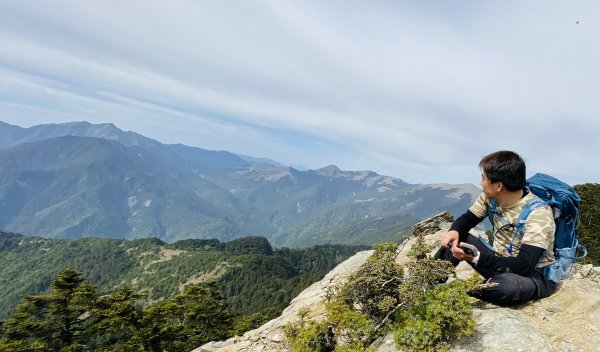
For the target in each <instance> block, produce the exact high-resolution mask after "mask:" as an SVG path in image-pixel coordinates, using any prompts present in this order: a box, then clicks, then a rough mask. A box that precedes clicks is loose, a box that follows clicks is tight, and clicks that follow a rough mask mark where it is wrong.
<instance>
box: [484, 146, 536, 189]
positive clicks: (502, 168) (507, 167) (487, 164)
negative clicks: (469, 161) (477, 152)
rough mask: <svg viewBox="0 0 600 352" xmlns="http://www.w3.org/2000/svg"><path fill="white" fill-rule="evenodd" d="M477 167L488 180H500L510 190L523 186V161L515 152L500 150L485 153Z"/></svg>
mask: <svg viewBox="0 0 600 352" xmlns="http://www.w3.org/2000/svg"><path fill="white" fill-rule="evenodd" d="M479 167H480V168H481V170H483V172H485V174H486V176H487V178H488V179H489V180H490V182H492V183H494V182H502V184H503V185H504V187H505V188H506V190H508V191H510V192H514V191H518V190H520V189H523V187H525V161H524V160H523V158H521V157H520V156H519V154H517V153H515V152H511V151H508V150H501V151H497V152H494V153H492V154H489V155H486V156H484V157H483V159H481V161H480V162H479Z"/></svg>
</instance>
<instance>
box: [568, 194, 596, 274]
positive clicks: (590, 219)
mask: <svg viewBox="0 0 600 352" xmlns="http://www.w3.org/2000/svg"><path fill="white" fill-rule="evenodd" d="M574 188H575V191H576V192H577V193H578V194H579V196H580V197H581V205H580V212H579V227H578V229H577V231H578V233H579V239H580V241H581V243H582V244H583V245H585V246H586V247H587V250H588V256H587V257H586V258H585V259H584V260H583V262H585V263H591V264H594V265H595V266H598V265H600V184H597V183H585V184H582V185H576V186H575V187H574Z"/></svg>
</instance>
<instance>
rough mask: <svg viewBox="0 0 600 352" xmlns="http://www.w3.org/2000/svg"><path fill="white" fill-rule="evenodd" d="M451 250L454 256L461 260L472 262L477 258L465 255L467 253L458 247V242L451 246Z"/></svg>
mask: <svg viewBox="0 0 600 352" xmlns="http://www.w3.org/2000/svg"><path fill="white" fill-rule="evenodd" d="M450 250H451V251H452V256H453V257H454V258H456V259H459V260H466V261H468V262H470V261H472V260H473V258H475V256H472V255H468V254H467V253H465V251H463V249H462V248H460V247H459V246H458V242H453V243H452V245H451V246H450Z"/></svg>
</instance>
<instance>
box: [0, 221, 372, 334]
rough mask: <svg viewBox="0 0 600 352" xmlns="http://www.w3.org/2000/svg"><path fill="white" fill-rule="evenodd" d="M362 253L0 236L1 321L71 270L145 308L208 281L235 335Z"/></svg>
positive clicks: (249, 243)
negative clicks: (128, 293)
mask: <svg viewBox="0 0 600 352" xmlns="http://www.w3.org/2000/svg"><path fill="white" fill-rule="evenodd" d="M365 248H366V247H358V246H344V245H324V246H317V247H312V248H306V249H290V248H281V249H273V248H272V247H271V246H270V244H269V243H268V242H267V241H266V240H265V239H264V238H263V237H249V238H244V239H236V240H234V241H232V242H229V243H223V242H220V241H218V240H200V239H191V240H183V241H179V242H175V243H173V244H165V243H164V242H162V241H160V240H158V239H154V238H147V239H140V240H133V241H127V240H114V239H106V238H84V239H79V240H56V239H45V238H39V237H26V236H21V235H18V234H11V233H4V232H0V266H1V267H2V268H3V269H2V270H1V271H0V320H1V319H6V318H7V317H8V316H9V315H11V314H12V313H13V312H14V309H15V306H16V305H17V304H18V303H19V302H20V301H21V297H20V296H21V294H29V295H35V294H39V293H44V292H47V290H48V289H49V288H50V283H51V280H52V278H53V277H56V276H57V275H58V274H59V273H60V271H61V270H63V269H64V268H75V269H77V270H79V271H81V272H82V273H83V275H84V276H85V277H86V278H88V280H89V282H90V283H91V284H93V285H96V287H97V290H98V293H99V294H109V293H111V292H113V291H114V290H116V289H119V288H121V287H124V286H127V287H130V288H131V290H132V292H134V293H136V294H137V293H141V294H143V295H144V297H143V298H141V299H139V300H138V303H139V304H141V305H143V306H147V305H149V304H151V303H153V302H157V301H162V300H165V299H167V298H169V297H172V296H173V295H176V294H180V293H181V292H183V289H184V287H185V286H187V285H190V284H198V283H200V284H201V283H209V282H213V283H214V285H215V287H216V288H217V289H218V290H219V291H220V292H221V293H222V294H223V296H224V300H225V302H226V304H227V307H228V309H230V311H231V313H232V314H233V315H234V316H235V319H236V322H237V321H239V326H240V329H242V328H243V326H252V327H255V326H258V325H260V324H261V323H262V322H264V321H268V320H270V319H271V318H273V317H275V316H277V315H278V314H279V313H280V312H281V311H282V310H283V309H284V308H285V307H286V306H287V304H288V303H289V301H290V300H291V299H292V298H293V297H295V296H296V295H297V294H298V293H300V292H301V291H302V290H303V289H304V288H306V287H308V286H309V285H310V284H312V283H313V282H315V281H318V280H320V279H321V278H322V277H323V276H324V275H325V274H326V273H327V272H329V271H330V270H332V269H333V268H334V267H335V266H336V265H337V264H339V263H340V262H342V261H343V260H345V259H346V258H348V257H350V256H351V255H353V254H354V253H356V252H357V251H359V250H361V249H365Z"/></svg>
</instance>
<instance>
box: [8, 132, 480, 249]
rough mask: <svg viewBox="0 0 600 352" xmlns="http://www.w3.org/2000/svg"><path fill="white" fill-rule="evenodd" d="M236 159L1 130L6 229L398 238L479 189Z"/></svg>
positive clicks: (66, 234)
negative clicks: (416, 182)
mask: <svg viewBox="0 0 600 352" xmlns="http://www.w3.org/2000/svg"><path fill="white" fill-rule="evenodd" d="M265 160H266V159H260V158H255V157H249V156H239V155H236V154H233V153H230V152H227V151H213V150H205V149H201V148H196V147H190V146H185V145H182V144H162V143H160V142H158V141H156V140H153V139H150V138H147V137H144V136H142V135H140V134H137V133H135V132H130V131H122V130H120V129H119V128H117V127H116V126H114V125H113V124H90V123H87V122H72V123H63V124H45V125H37V126H32V127H29V128H22V127H18V126H14V125H10V124H6V123H3V122H0V229H1V230H4V231H9V232H15V233H21V234H25V235H35V236H42V237H48V238H81V237H90V236H96V237H109V238H122V239H138V238H145V237H156V238H159V239H160V240H162V241H165V242H174V241H177V240H181V239H186V238H216V239H218V240H221V241H229V240H231V239H234V238H238V237H243V236H248V235H261V236H265V237H266V238H268V239H269V241H271V242H272V243H273V244H274V245H276V246H283V245H285V246H300V247H305V246H309V245H315V244H324V243H344V244H371V243H375V242H379V241H385V240H398V239H399V236H402V233H403V232H405V229H407V228H408V227H409V226H410V225H412V224H413V223H415V222H417V221H419V220H420V219H423V218H426V217H429V216H431V215H433V214H435V213H437V212H439V211H442V210H448V211H450V212H452V213H454V214H457V213H460V212H462V211H464V209H466V207H468V206H469V205H470V204H471V202H472V201H473V199H474V197H475V196H476V195H477V194H478V193H479V190H478V189H477V188H476V187H475V186H473V185H471V184H463V185H450V184H416V185H415V184H408V183H406V182H404V181H402V180H401V179H399V178H394V177H389V176H383V175H379V174H377V173H375V172H373V171H368V170H367V171H342V170H340V169H339V168H338V167H336V166H334V165H330V166H326V167H323V168H321V169H317V170H298V169H296V168H293V167H288V166H283V165H281V164H279V163H277V162H271V161H270V160H266V162H265Z"/></svg>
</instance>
